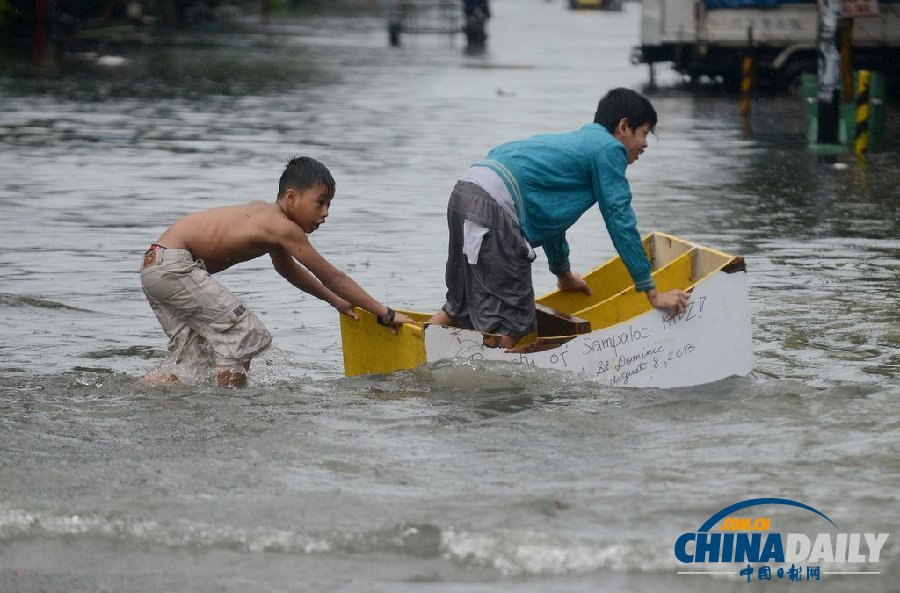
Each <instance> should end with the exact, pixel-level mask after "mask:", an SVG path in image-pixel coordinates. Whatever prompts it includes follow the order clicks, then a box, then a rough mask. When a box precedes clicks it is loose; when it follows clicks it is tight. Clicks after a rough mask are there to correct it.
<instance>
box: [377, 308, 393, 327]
mask: <svg viewBox="0 0 900 593" xmlns="http://www.w3.org/2000/svg"><path fill="white" fill-rule="evenodd" d="M395 315H397V312H396V311H394V310H393V309H391V308H390V307H387V315H385V316H384V318H383V319H382V317H381V315H376V316H375V321H377V322H378V325H383V326H385V327H387V326H389V325H391V324H392V323H394V316H395Z"/></svg>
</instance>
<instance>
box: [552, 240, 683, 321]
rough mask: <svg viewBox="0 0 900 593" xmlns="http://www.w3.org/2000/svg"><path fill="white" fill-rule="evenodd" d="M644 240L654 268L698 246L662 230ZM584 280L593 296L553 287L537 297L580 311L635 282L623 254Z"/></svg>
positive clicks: (564, 309) (571, 311) (559, 307)
mask: <svg viewBox="0 0 900 593" xmlns="http://www.w3.org/2000/svg"><path fill="white" fill-rule="evenodd" d="M642 243H643V246H644V252H645V253H646V254H647V258H648V259H649V260H650V262H651V264H652V266H653V269H654V270H657V269H659V268H662V267H664V266H665V265H666V264H668V263H669V262H671V261H672V260H674V259H676V258H677V257H679V256H681V255H683V254H684V253H686V252H688V251H690V250H691V249H693V248H694V247H695V246H694V245H692V244H691V243H688V242H687V241H683V240H681V239H679V238H678V237H674V236H672V235H666V234H664V233H659V232H655V233H651V234H649V235H647V236H646V237H644V238H643V240H642ZM584 281H585V282H587V285H588V286H590V288H591V291H592V294H591V295H590V296H588V295H586V294H584V293H582V292H567V291H562V290H553V291H551V292H548V293H547V294H545V295H543V296H541V297H540V298H538V299H536V300H537V302H538V303H539V304H541V305H545V306H547V307H552V308H554V309H556V310H557V311H562V312H563V313H568V314H570V315H577V312H578V311H583V310H584V309H587V308H588V307H591V306H593V305H596V304H599V303H602V302H603V301H605V300H606V299H609V298H611V297H613V296H615V295H617V294H619V293H620V292H622V291H623V290H627V289H629V288H631V287H632V286H633V284H634V283H633V282H632V280H631V274H629V273H628V269H627V268H626V267H625V264H624V263H623V262H622V258H621V257H614V258H612V259H610V260H608V261H606V262H604V263H602V264H600V265H599V266H597V267H596V268H594V269H593V270H591V271H590V272H589V273H587V274H585V276H584ZM579 317H580V315H579Z"/></svg>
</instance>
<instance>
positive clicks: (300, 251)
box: [273, 225, 413, 323]
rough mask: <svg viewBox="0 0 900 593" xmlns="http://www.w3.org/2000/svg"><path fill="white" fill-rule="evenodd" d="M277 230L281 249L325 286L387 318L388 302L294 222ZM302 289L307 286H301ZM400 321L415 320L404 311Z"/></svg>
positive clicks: (338, 294) (399, 317) (276, 237)
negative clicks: (367, 288) (374, 294)
mask: <svg viewBox="0 0 900 593" xmlns="http://www.w3.org/2000/svg"><path fill="white" fill-rule="evenodd" d="M273 230H274V237H273V238H274V239H275V241H277V243H278V244H279V245H280V246H281V250H282V251H284V252H285V253H287V254H289V255H290V256H292V257H293V258H294V259H296V260H297V261H298V262H300V264H302V266H304V267H305V268H306V269H307V270H308V271H309V272H311V273H312V274H313V275H314V276H315V277H316V278H318V280H319V281H321V283H322V284H323V285H324V286H325V288H327V289H328V290H330V291H331V292H332V293H334V294H336V295H337V296H338V297H340V298H342V299H345V300H347V301H349V302H350V303H352V304H354V305H356V306H357V307H361V308H363V309H365V310H367V311H370V312H372V313H374V314H375V315H378V316H379V317H382V318H384V317H386V316H387V315H388V308H387V307H386V306H385V305H383V304H381V303H380V302H378V301H377V300H376V299H375V298H374V297H372V295H370V294H369V293H368V292H366V291H365V290H364V289H363V288H362V287H361V286H360V285H359V284H357V283H356V282H355V281H354V280H353V279H352V278H350V276H348V275H347V274H346V273H344V272H343V271H341V270H339V269H338V268H336V267H335V266H333V265H332V264H331V263H330V262H329V261H328V260H326V259H325V258H324V257H322V255H321V254H319V252H318V251H316V249H315V248H314V247H313V246H312V244H311V243H310V242H309V238H308V237H307V235H306V233H304V232H303V231H302V230H300V229H299V228H297V227H296V226H294V225H278V227H277V228H276V229H273ZM275 251H278V249H277V248H276V249H273V252H275ZM301 290H303V289H302V288H301ZM396 320H397V322H398V323H409V322H412V321H413V320H412V319H410V318H409V317H407V316H405V315H403V314H402V313H397V314H396Z"/></svg>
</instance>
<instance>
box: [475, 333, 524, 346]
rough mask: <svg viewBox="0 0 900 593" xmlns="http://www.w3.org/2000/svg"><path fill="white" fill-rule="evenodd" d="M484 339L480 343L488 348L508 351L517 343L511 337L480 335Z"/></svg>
mask: <svg viewBox="0 0 900 593" xmlns="http://www.w3.org/2000/svg"><path fill="white" fill-rule="evenodd" d="M482 335H483V336H484V337H483V338H482V340H481V342H482V343H483V344H484V345H485V346H487V347H488V348H503V349H504V350H509V349H510V348H512V347H513V346H515V345H516V343H517V342H518V341H519V340H517V339H516V338H514V337H512V336H504V335H503V334H482Z"/></svg>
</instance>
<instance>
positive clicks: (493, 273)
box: [429, 88, 688, 348]
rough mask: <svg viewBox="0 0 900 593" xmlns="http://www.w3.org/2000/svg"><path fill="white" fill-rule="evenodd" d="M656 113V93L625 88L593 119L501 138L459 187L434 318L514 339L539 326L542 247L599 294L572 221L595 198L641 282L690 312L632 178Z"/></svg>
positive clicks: (561, 280) (669, 306) (573, 281)
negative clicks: (578, 266) (577, 248)
mask: <svg viewBox="0 0 900 593" xmlns="http://www.w3.org/2000/svg"><path fill="white" fill-rule="evenodd" d="M656 121H657V117H656V111H655V110H654V109H653V106H652V105H651V104H650V101H648V100H647V99H646V98H645V97H643V96H642V95H640V94H639V93H636V92H635V91H632V90H629V89H624V88H617V89H613V90H611V91H609V92H608V93H607V94H606V96H604V97H603V98H602V99H601V100H600V102H599V104H598V105H597V112H596V114H595V115H594V123H591V124H587V125H585V126H583V127H582V128H580V129H578V130H574V131H572V132H566V133H561V134H543V135H538V136H533V137H531V138H528V139H526V140H518V141H514V142H509V143H506V144H502V145H500V146H498V147H497V148H494V149H493V150H491V151H490V152H488V154H487V156H486V158H485V159H484V160H481V161H478V162H477V163H475V164H473V165H472V166H471V167H470V168H469V170H468V171H466V172H465V174H463V176H462V177H461V178H460V179H459V181H458V182H457V184H456V186H455V187H454V189H453V193H452V194H451V195H450V202H449V204H448V206H447V223H448V226H449V229H450V248H449V255H448V258H447V275H446V280H447V302H446V303H445V304H444V306H443V307H442V308H441V310H440V311H438V312H437V313H436V314H435V315H434V316H433V317H432V318H431V320H430V321H429V322H430V323H438V324H441V325H452V326H456V327H464V328H468V329H476V330H478V331H481V332H484V333H491V334H498V335H499V336H501V337H500V340H499V343H498V344H497V345H498V346H500V347H503V348H511V347H512V346H513V345H515V343H516V342H517V341H518V340H519V338H521V337H522V336H524V335H525V334H527V333H529V332H531V331H532V330H533V329H534V327H535V307H534V287H533V285H532V281H531V262H532V261H534V259H535V254H534V250H533V248H534V247H543V249H544V253H546V255H547V260H548V262H549V265H550V271H551V272H553V274H555V275H556V277H557V286H559V288H560V289H562V290H573V291H574V290H580V291H582V292H585V293H586V294H590V292H591V291H590V288H589V287H588V285H587V284H586V283H585V281H584V279H583V278H582V277H581V276H579V275H578V274H577V273H575V272H573V271H572V270H571V269H570V267H569V244H568V242H567V241H566V230H568V228H569V227H571V226H572V225H573V224H575V222H576V221H577V220H578V219H579V218H580V217H581V215H582V214H584V213H585V212H586V211H587V210H588V209H589V208H590V207H591V206H593V205H594V204H597V205H598V206H599V208H600V213H601V214H602V216H603V220H604V221H605V223H606V228H607V230H608V231H609V235H610V237H611V238H612V241H613V245H614V246H615V248H616V250H617V251H618V252H619V255H620V256H621V257H622V261H623V263H624V264H625V267H626V268H627V269H628V272H629V273H630V274H631V277H632V280H633V281H634V284H635V288H636V289H637V290H638V291H639V292H644V293H645V294H646V295H647V298H648V299H649V301H650V304H651V305H653V306H654V307H657V308H660V309H666V310H668V311H669V312H670V313H671V314H672V315H677V314H678V313H681V312H682V311H684V309H685V307H686V305H687V300H688V294H687V293H686V292H684V291H682V290H670V291H668V292H664V293H661V292H657V290H656V287H655V286H654V284H653V280H652V279H651V277H650V271H651V267H650V262H649V261H648V259H647V256H646V254H645V253H644V249H643V247H642V245H641V237H640V234H639V233H638V230H637V220H636V219H635V215H634V210H632V208H631V188H630V186H629V184H628V180H627V179H626V177H625V168H626V167H627V166H628V165H630V164H632V163H633V162H635V161H636V160H637V159H638V157H639V156H640V154H641V153H642V152H644V149H646V148H647V136H648V135H649V134H650V133H651V132H653V131H654V129H655V128H656Z"/></svg>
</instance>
